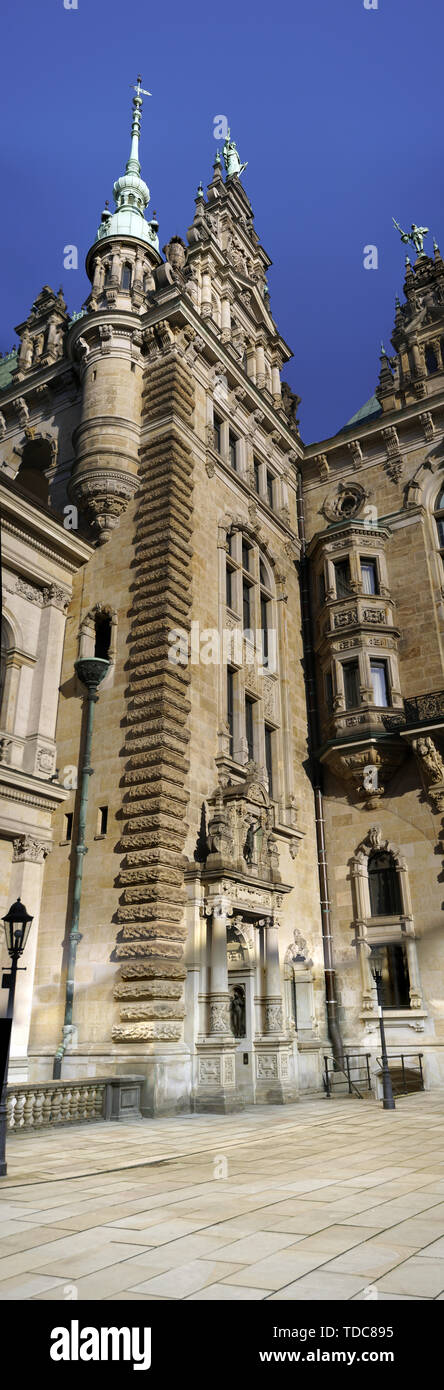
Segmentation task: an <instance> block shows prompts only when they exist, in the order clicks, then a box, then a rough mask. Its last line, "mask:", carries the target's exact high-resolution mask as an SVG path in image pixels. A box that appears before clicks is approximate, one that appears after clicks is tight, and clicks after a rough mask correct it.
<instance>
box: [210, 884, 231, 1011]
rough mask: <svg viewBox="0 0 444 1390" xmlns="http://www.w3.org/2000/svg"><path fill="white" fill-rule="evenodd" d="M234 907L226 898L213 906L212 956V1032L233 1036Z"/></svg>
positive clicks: (220, 899)
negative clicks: (230, 921) (230, 953)
mask: <svg viewBox="0 0 444 1390" xmlns="http://www.w3.org/2000/svg"><path fill="white" fill-rule="evenodd" d="M231 912H232V908H230V906H229V903H228V902H227V901H226V900H225V898H219V899H218V901H217V902H215V904H214V906H213V914H212V928H211V958H210V971H211V974H210V981H211V988H210V1034H211V1036H213V1035H214V1034H218V1035H219V1034H223V1035H225V1036H229V1037H231V1025H230V996H229V992H228V961H227V917H228V915H229V914H231Z"/></svg>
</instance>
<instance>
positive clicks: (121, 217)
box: [98, 73, 159, 251]
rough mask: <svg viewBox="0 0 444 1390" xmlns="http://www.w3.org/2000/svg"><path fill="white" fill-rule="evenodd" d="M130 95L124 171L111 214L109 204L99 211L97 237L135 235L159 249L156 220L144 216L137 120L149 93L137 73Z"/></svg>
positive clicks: (146, 198)
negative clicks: (128, 145) (100, 213)
mask: <svg viewBox="0 0 444 1390" xmlns="http://www.w3.org/2000/svg"><path fill="white" fill-rule="evenodd" d="M131 87H132V90H133V92H134V96H133V112H132V124H131V149H130V155H129V159H128V160H127V162H126V166H125V173H124V174H122V175H121V177H120V178H119V179H116V182H115V184H114V190H113V191H114V201H115V205H116V207H115V212H114V213H113V214H112V215H111V214H110V212H109V210H108V208H106V209H105V212H104V213H103V214H102V222H101V225H100V227H99V231H98V237H99V238H100V239H101V238H102V237H104V236H116V235H117V236H121V235H126V236H134V237H138V238H139V240H141V241H147V242H149V243H150V245H151V246H153V247H154V250H155V251H158V250H159V239H158V236H157V222H156V221H155V219H154V218H153V219H152V221H151V222H147V221H146V220H145V217H144V212H145V208H147V207H148V203H149V200H150V191H149V188H148V187H147V184H146V183H144V181H143V179H142V178H141V177H140V162H139V138H140V121H141V114H142V105H143V97H144V96H146V97H150V96H151V95H152V94H151V92H148V90H147V88H146V87H142V78H141V75H140V73H139V74H138V77H137V82H136V83H131Z"/></svg>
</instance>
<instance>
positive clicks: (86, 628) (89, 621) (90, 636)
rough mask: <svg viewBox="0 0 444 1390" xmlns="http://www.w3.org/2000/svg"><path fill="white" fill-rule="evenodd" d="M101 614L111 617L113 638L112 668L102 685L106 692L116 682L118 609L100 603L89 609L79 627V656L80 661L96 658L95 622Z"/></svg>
mask: <svg viewBox="0 0 444 1390" xmlns="http://www.w3.org/2000/svg"><path fill="white" fill-rule="evenodd" d="M99 613H103V614H108V616H109V618H110V621H111V637H110V644H109V652H108V661H109V663H110V666H109V671H107V673H106V676H105V679H104V680H103V681H102V684H101V690H105V689H107V687H108V686H109V685H112V684H113V681H114V671H115V666H116V661H117V629H118V617H117V612H116V609H115V608H112V607H111V604H109V603H99V602H97V603H94V604H93V605H92V606H91V608H89V609H88V612H87V613H85V616H84V617H83V618H82V620H81V623H80V626H79V630H78V635H77V637H78V656H79V659H80V658H84V657H89V656H94V646H95V636H96V628H95V620H96V616H97V614H99Z"/></svg>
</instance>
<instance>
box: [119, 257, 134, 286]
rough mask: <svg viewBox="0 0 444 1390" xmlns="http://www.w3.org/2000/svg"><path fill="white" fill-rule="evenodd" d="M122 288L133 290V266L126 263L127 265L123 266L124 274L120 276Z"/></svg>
mask: <svg viewBox="0 0 444 1390" xmlns="http://www.w3.org/2000/svg"><path fill="white" fill-rule="evenodd" d="M120 288H121V289H122V290H130V289H131V266H130V265H128V264H127V262H126V261H125V265H123V266H122V274H121V276H120Z"/></svg>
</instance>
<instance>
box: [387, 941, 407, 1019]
mask: <svg viewBox="0 0 444 1390" xmlns="http://www.w3.org/2000/svg"><path fill="white" fill-rule="evenodd" d="M382 1004H383V1008H384V1009H409V1008H410V981H409V969H408V962H407V952H406V948H405V945H404V942H401V941H400V942H396V943H395V944H390V945H389V946H386V947H385V948H384V959H383V967H382Z"/></svg>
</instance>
